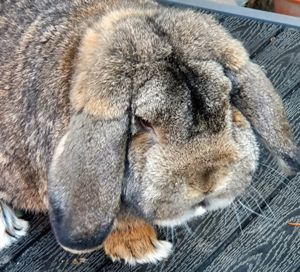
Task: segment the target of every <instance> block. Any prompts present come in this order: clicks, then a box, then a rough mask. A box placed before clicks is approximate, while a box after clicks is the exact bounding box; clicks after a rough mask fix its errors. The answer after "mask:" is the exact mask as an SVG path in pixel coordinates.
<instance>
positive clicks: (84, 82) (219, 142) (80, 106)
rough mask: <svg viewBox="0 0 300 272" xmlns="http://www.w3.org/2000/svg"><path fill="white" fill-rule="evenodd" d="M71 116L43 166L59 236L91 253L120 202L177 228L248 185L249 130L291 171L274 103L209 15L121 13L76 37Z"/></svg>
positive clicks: (292, 156) (293, 162) (293, 161)
mask: <svg viewBox="0 0 300 272" xmlns="http://www.w3.org/2000/svg"><path fill="white" fill-rule="evenodd" d="M71 103H72V106H73V108H74V112H75V113H74V115H73V116H72V120H71V123H70V126H69V129H68V131H67V132H66V134H65V135H64V136H63V137H62V139H61V141H60V143H59V144H58V147H57V149H56V151H55V154H54V157H53V161H52V164H51V167H50V174H49V200H50V202H49V203H50V218H51V222H52V226H53V228H54V231H55V233H56V236H57V238H58V241H59V242H60V243H61V244H62V245H63V246H65V247H66V248H68V249H71V250H73V251H83V250H86V249H93V248H95V247H96V246H98V245H100V244H101V243H102V241H103V239H105V237H106V236H107V234H108V233H109V232H110V230H111V227H112V225H113V223H114V221H115V219H116V215H117V214H118V212H119V211H120V209H123V208H124V209H129V210H130V211H132V212H136V213H137V214H138V215H139V216H141V217H143V218H145V219H146V220H149V221H150V222H154V223H157V224H161V225H175V224H180V223H182V222H184V221H185V220H188V219H189V218H191V217H194V216H197V215H200V214H202V213H203V212H205V211H207V210H213V209H217V208H222V207H225V206H227V205H229V204H230V203H231V202H232V201H233V200H234V198H235V197H236V196H237V195H239V194H241V193H242V192H243V191H244V190H245V189H246V188H247V186H248V185H249V184H250V182H251V178H252V175H253V173H254V171H255V169H256V165H257V160H258V156H259V152H258V145H257V142H256V137H255V135H254V130H256V131H257V133H258V134H259V135H260V136H261V137H262V138H263V139H264V141H265V142H266V144H267V146H268V147H269V148H270V149H271V150H272V151H274V153H275V154H276V155H277V156H278V157H279V158H280V160H281V161H282V162H284V165H285V167H286V168H287V169H289V170H293V171H296V170H298V169H299V153H297V148H296V146H295V145H294V144H293V141H292V137H291V133H290V129H289V125H288V123H287V119H286V117H285V114H284V112H283V107H282V102H281V100H280V98H279V96H278V95H277V94H276V92H275V91H274V90H273V88H272V85H271V84H270V83H269V81H268V80H267V78H266V77H265V75H264V74H263V72H262V71H261V70H260V68H259V67H258V66H256V65H255V64H253V63H251V62H250V61H249V60H248V58H247V54H246V53H245V50H244V49H243V47H242V46H241V44H240V43H239V42H237V41H235V40H233V39H232V38H231V37H230V36H229V34H228V33H226V32H225V31H224V30H223V29H222V28H221V27H220V26H218V25H217V23H216V22H215V21H214V20H213V19H211V18H210V17H208V16H205V15H199V14H197V13H195V12H193V11H180V10H175V9H153V10H142V11H140V10H129V9H127V10H122V11H115V12H113V13H111V14H108V15H106V16H105V17H103V18H102V19H101V20H100V21H99V22H98V23H96V24H95V25H94V26H93V27H92V28H90V29H89V30H88V31H87V33H86V35H85V36H84V38H83V40H82V43H81V46H80V49H79V53H78V57H77V59H76V63H75V73H74V77H73V84H72V90H71Z"/></svg>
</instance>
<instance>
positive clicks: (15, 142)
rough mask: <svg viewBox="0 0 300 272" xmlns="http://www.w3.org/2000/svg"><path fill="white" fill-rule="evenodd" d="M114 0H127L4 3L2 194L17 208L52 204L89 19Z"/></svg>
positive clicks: (1, 27) (0, 62) (0, 126)
mask: <svg viewBox="0 0 300 272" xmlns="http://www.w3.org/2000/svg"><path fill="white" fill-rule="evenodd" d="M106 2H107V1H106ZM113 2H122V1H109V5H106V3H105V1H101V4H100V3H99V1H90V3H89V4H87V3H85V1H65V2H62V1H52V0H51V1H21V2H19V3H18V1H17V2H16V3H12V1H6V2H5V1H4V3H2V4H1V6H0V12H1V17H0V23H1V24H0V36H1V49H0V75H1V77H0V90H1V94H0V99H1V103H0V116H1V119H0V131H1V133H0V145H1V146H0V158H1V160H0V173H1V175H0V188H1V191H0V198H1V199H3V200H5V201H7V202H8V203H11V204H12V205H13V206H14V207H15V208H23V209H29V210H36V211H39V210H40V211H41V210H43V211H45V210H46V209H47V202H48V200H47V179H48V178H47V175H48V172H47V171H48V168H49V164H50V162H51V159H52V155H53V152H54V149H55V147H56V146H57V143H58V140H59V139H60V138H61V137H62V135H64V132H65V129H66V127H67V126H68V124H69V120H70V115H71V112H70V111H71V108H70V98H69V93H70V84H71V76H72V68H73V64H74V58H75V55H76V51H77V50H78V45H79V42H80V40H81V38H82V35H83V31H84V30H85V29H86V27H87V25H89V24H91V23H92V22H93V21H95V20H96V19H95V18H97V19H99V17H101V15H102V14H104V12H105V11H106V12H107V11H108V10H109V9H112V8H113V4H114V3H113ZM16 192H18V193H16Z"/></svg>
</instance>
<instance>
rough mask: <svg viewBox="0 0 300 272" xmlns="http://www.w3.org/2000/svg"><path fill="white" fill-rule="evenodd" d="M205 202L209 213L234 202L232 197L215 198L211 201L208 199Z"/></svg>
mask: <svg viewBox="0 0 300 272" xmlns="http://www.w3.org/2000/svg"><path fill="white" fill-rule="evenodd" d="M207 201H208V205H207V209H208V210H209V211H214V210H218V209H223V208H225V207H227V206H229V205H230V204H231V203H232V202H233V201H234V197H228V198H219V199H218V198H217V197H216V198H213V199H212V200H211V201H210V200H209V199H208V200H207Z"/></svg>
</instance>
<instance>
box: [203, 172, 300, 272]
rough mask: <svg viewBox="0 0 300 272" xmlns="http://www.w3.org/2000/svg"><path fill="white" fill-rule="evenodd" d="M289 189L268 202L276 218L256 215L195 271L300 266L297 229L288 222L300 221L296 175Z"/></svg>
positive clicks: (276, 271)
mask: <svg viewBox="0 0 300 272" xmlns="http://www.w3.org/2000/svg"><path fill="white" fill-rule="evenodd" d="M293 183H294V184H295V185H298V186H294V188H293V192H291V190H290V189H289V188H285V189H284V190H282V191H281V192H280V194H278V195H277V196H276V197H275V198H274V199H273V200H272V201H271V203H270V206H271V208H272V209H273V210H274V212H275V214H276V216H277V217H278V220H276V221H275V222H269V223H268V222H266V220H265V219H264V218H261V217H257V218H256V219H255V220H253V221H252V222H251V223H250V224H249V225H248V226H247V227H246V228H245V229H244V232H243V234H242V235H241V236H240V237H239V238H238V239H236V240H235V241H234V242H233V243H231V244H229V246H228V247H227V248H226V249H224V251H223V252H222V253H221V254H220V255H219V256H218V257H217V258H215V259H214V260H213V262H212V264H211V265H210V266H208V267H207V268H206V269H204V270H203V269H202V268H201V269H199V271H205V272H212V271H223V272H229V271H230V272H231V271H243V272H244V271H255V272H268V271H272V272H293V271H295V272H296V271H299V269H300V229H299V227H298V228H297V227H291V226H288V225H287V223H288V222H300V187H299V183H300V176H298V177H297V178H295V179H294V180H293Z"/></svg>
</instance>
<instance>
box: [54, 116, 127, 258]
mask: <svg viewBox="0 0 300 272" xmlns="http://www.w3.org/2000/svg"><path fill="white" fill-rule="evenodd" d="M128 119H129V117H128V115H127V114H125V113H124V115H123V116H120V117H118V118H112V119H110V120H105V119H100V120H99V117H95V116H93V115H91V114H90V113H87V112H85V111H81V112H79V113H77V114H75V115H74V116H73V117H72V119H71V122H70V126H69V130H68V131H67V133H66V134H65V135H64V136H63V138H62V139H61V140H60V142H59V144H58V146H57V148H56V150H55V153H54V156H53V160H52V164H51V166H50V171H49V185H48V193H49V212H50V220H51V224H52V228H53V230H54V233H55V236H56V238H57V240H58V242H59V243H60V244H61V245H62V246H63V247H64V248H65V249H67V250H69V251H71V252H74V253H77V252H78V253H81V252H85V251H90V250H93V249H96V248H97V247H99V246H101V244H102V242H103V241H104V239H105V238H106V236H107V235H108V233H109V232H110V230H111V227H112V225H113V222H114V218H115V217H116V213H117V212H118V210H119V205H120V196H121V187H122V179H123V175H124V161H125V156H126V154H125V153H126V145H127V138H128V137H127V136H128V135H127V134H128V127H129V125H128V122H129V120H128Z"/></svg>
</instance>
